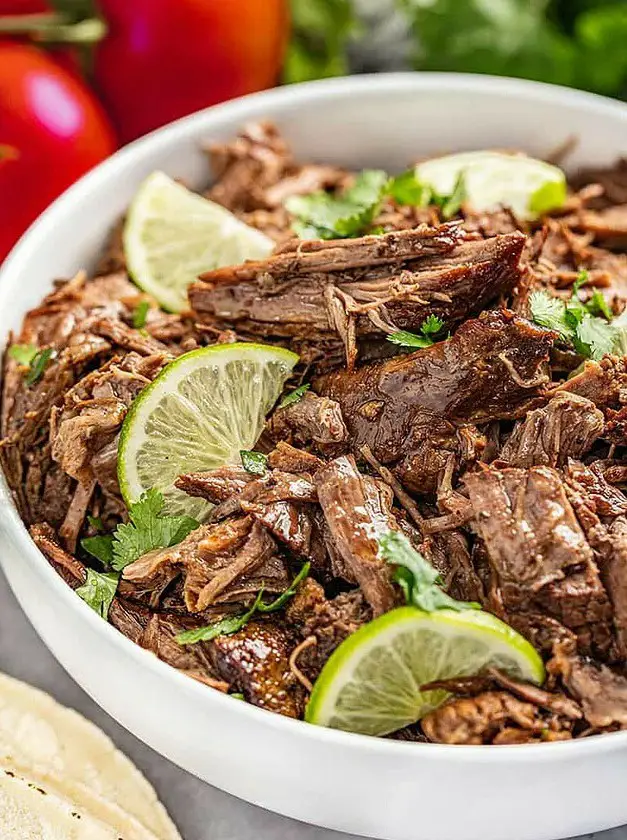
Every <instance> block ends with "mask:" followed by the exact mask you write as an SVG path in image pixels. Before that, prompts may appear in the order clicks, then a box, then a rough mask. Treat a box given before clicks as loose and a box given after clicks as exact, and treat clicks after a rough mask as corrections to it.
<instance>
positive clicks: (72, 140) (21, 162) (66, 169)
mask: <svg viewBox="0 0 627 840" xmlns="http://www.w3.org/2000/svg"><path fill="white" fill-rule="evenodd" d="M0 147H4V153H1V152H0V157H2V159H1V160H0V262H1V261H2V260H3V259H4V257H5V256H6V254H7V253H8V251H9V250H10V249H11V247H12V245H13V244H14V242H15V241H16V240H17V239H18V238H19V236H20V235H21V234H22V232H23V231H24V230H25V229H26V228H27V227H28V225H29V224H30V223H31V222H32V221H33V220H34V219H35V218H36V217H37V216H38V215H39V213H41V211H42V210H43V209H44V208H45V207H46V206H47V205H48V204H49V203H50V202H51V201H52V200H53V199H54V198H56V197H57V196H58V195H59V194H60V193H61V192H63V190H65V189H66V187H69V186H70V184H71V183H72V182H73V181H75V180H76V179H77V178H79V177H80V176H81V175H82V174H83V173H84V172H86V171H87V170H88V169H91V167H92V166H94V165H95V164H97V163H99V162H100V161H101V160H103V159H104V158H106V157H107V156H108V155H110V154H111V153H112V152H113V151H114V150H115V138H114V134H113V129H112V128H111V126H110V124H109V122H108V120H107V118H106V116H105V114H104V112H103V111H102V108H101V107H100V105H99V104H98V101H97V100H96V98H95V97H94V96H93V94H92V93H91V92H90V91H89V89H88V88H87V87H86V86H85V85H84V84H83V83H82V82H81V81H80V79H79V78H78V77H77V76H75V75H74V74H72V73H70V72H68V71H67V70H65V69H64V68H62V67H60V66H59V65H58V64H56V63H55V62H54V61H53V60H52V59H51V58H49V57H48V56H47V55H46V54H45V53H43V52H41V50H39V49H37V47H33V46H29V45H26V44H20V43H13V42H9V41H4V42H0Z"/></svg>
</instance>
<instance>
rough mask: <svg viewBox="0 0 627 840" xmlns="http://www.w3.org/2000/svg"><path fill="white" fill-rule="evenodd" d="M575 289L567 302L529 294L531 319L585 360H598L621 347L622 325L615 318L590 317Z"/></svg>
mask: <svg viewBox="0 0 627 840" xmlns="http://www.w3.org/2000/svg"><path fill="white" fill-rule="evenodd" d="M580 276H581V275H580ZM578 280H579V278H578ZM579 285H581V283H579ZM578 288H579V286H577V285H576V286H575V287H574V291H573V295H572V297H571V298H570V300H569V301H567V302H564V301H563V300H560V299H559V298H556V297H553V296H552V295H549V294H548V293H547V292H544V291H537V292H533V293H532V295H531V298H530V306H531V317H532V318H533V320H534V321H535V322H536V324H540V325H541V326H543V327H548V329H551V330H555V332H558V333H559V334H560V337H561V338H562V339H563V340H564V341H567V342H569V343H571V344H572V345H573V346H574V347H575V349H576V350H577V352H578V353H580V354H581V355H582V356H584V357H585V358H588V359H594V360H596V361H598V360H599V359H602V358H603V356H604V355H605V354H606V353H612V352H616V351H617V350H618V349H619V346H621V341H622V340H623V339H622V331H621V327H622V324H621V323H620V322H619V321H618V319H614V320H613V321H612V322H608V321H606V320H605V318H598V317H596V316H595V315H593V314H591V311H590V309H591V304H590V303H587V304H586V303H582V302H581V301H580V300H579V298H578V296H577V289H578ZM597 305H598V304H597Z"/></svg>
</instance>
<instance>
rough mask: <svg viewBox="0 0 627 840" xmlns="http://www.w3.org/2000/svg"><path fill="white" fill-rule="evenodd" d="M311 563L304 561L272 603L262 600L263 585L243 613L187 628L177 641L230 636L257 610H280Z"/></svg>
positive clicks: (305, 574) (199, 640) (307, 572)
mask: <svg viewBox="0 0 627 840" xmlns="http://www.w3.org/2000/svg"><path fill="white" fill-rule="evenodd" d="M310 565H311V564H310V563H303V566H302V568H301V570H300V572H299V573H298V574H297V575H296V577H295V578H294V580H293V581H292V582H291V584H290V585H289V586H288V588H287V589H286V590H285V591H284V592H282V593H281V594H280V595H279V596H278V597H277V598H275V600H274V601H271V603H269V604H264V603H263V601H262V600H261V599H262V597H263V587H262V588H261V589H260V590H259V592H258V593H257V597H256V598H255V601H254V603H253V605H252V606H251V607H250V608H249V609H248V610H246V612H245V613H243V614H242V615H230V616H227V617H226V618H223V619H221V620H220V621H216V622H215V623H214V624H209V625H207V626H206V627H197V628H195V629H194V630H186V631H185V632H183V633H179V634H178V636H177V637H176V641H177V642H178V643H179V644H180V645H194V644H196V643H197V642H208V641H210V640H211V639H215V638H216V637H217V636H230V635H232V634H233V633H237V631H238V630H241V629H242V627H245V626H246V624H248V622H249V621H250V619H251V618H252V617H253V615H254V614H255V613H256V612H260V613H271V612H276V611H277V610H280V609H281V607H283V606H285V604H286V603H287V601H289V599H290V598H291V597H292V596H293V595H294V594H295V593H296V589H297V588H298V584H299V583H300V582H301V581H302V580H303V579H304V578H306V577H307V575H308V574H309V568H310Z"/></svg>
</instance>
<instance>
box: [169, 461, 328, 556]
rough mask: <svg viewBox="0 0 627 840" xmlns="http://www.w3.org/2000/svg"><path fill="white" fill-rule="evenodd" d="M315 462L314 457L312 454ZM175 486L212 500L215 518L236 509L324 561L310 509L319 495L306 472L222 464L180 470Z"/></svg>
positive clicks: (297, 549)
mask: <svg viewBox="0 0 627 840" xmlns="http://www.w3.org/2000/svg"><path fill="white" fill-rule="evenodd" d="M315 463H316V465H317V464H318V463H319V462H318V461H317V459H316V462H315ZM176 486H177V487H178V488H179V489H180V490H184V491H185V492H187V493H189V494H190V495H192V496H202V497H203V498H205V499H207V500H208V501H210V502H214V503H217V504H218V507H217V508H215V509H214V511H213V514H212V518H213V519H214V520H219V519H223V518H224V517H225V516H230V515H232V514H234V513H238V512H244V513H246V514H250V515H251V516H252V517H253V518H254V519H256V520H257V521H258V522H259V523H260V524H261V525H263V526H264V527H265V528H266V530H267V531H269V532H270V533H271V534H272V535H273V536H274V537H276V538H277V539H278V540H279V541H280V542H281V543H283V544H284V545H285V546H286V547H287V548H289V549H290V551H292V553H293V554H295V555H296V556H298V557H303V558H306V559H308V560H310V561H311V562H312V563H313V564H314V566H316V567H319V568H321V569H322V568H324V567H325V566H326V565H327V564H326V550H325V548H324V545H323V541H322V534H321V528H320V524H319V521H318V519H319V518H318V516H317V515H316V511H315V509H314V503H315V502H317V500H318V496H317V492H316V488H315V486H314V484H313V483H312V479H311V476H310V475H308V474H305V473H298V474H292V473H287V472H283V471H281V470H269V471H268V472H267V473H266V474H265V475H263V476H261V477H259V476H253V475H251V474H250V473H247V472H246V471H245V470H243V469H242V468H240V467H235V466H224V467H219V468H218V469H216V470H212V471H209V472H206V473H190V474H189V475H183V476H179V478H178V479H177V481H176Z"/></svg>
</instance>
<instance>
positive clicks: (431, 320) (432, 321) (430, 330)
mask: <svg viewBox="0 0 627 840" xmlns="http://www.w3.org/2000/svg"><path fill="white" fill-rule="evenodd" d="M443 327H444V321H443V320H442V319H441V318H438V316H437V315H427V317H426V318H425V320H424V321H423V323H422V325H421V327H420V332H421V333H422V334H423V335H437V334H438V333H439V332H442V329H443Z"/></svg>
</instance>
